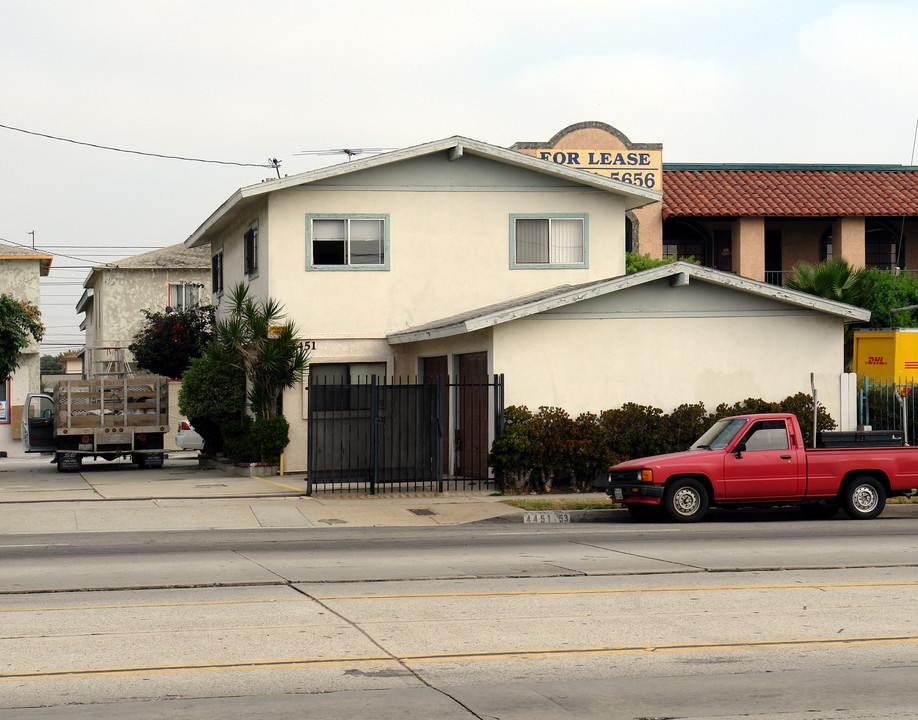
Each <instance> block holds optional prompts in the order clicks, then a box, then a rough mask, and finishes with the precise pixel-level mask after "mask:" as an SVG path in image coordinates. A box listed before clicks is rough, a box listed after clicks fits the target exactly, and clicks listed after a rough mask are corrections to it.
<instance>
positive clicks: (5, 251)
mask: <svg viewBox="0 0 918 720" xmlns="http://www.w3.org/2000/svg"><path fill="white" fill-rule="evenodd" d="M0 260H38V272H39V275H40V276H41V277H45V276H46V275H47V274H48V272H49V271H50V270H51V260H53V256H52V255H49V254H48V253H43V252H41V251H39V250H33V249H32V248H27V247H22V246H21V245H8V244H7V243H3V242H0Z"/></svg>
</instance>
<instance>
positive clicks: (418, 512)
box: [408, 508, 437, 515]
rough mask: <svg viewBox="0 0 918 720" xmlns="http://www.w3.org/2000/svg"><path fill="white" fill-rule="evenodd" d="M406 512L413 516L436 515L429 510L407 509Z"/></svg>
mask: <svg viewBox="0 0 918 720" xmlns="http://www.w3.org/2000/svg"><path fill="white" fill-rule="evenodd" d="M408 512H411V513H414V514H415V515H436V514H437V513H435V512H434V511H433V510H431V509H430V508H408Z"/></svg>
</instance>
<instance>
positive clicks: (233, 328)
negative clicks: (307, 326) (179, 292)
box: [214, 283, 309, 417]
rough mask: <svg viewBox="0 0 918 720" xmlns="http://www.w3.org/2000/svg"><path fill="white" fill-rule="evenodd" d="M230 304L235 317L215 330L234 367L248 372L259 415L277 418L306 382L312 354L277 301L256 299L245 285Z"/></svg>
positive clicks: (253, 405) (235, 291)
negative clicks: (285, 400) (290, 391)
mask: <svg viewBox="0 0 918 720" xmlns="http://www.w3.org/2000/svg"><path fill="white" fill-rule="evenodd" d="M229 300H230V310H229V314H228V316H227V317H226V318H225V319H223V320H221V321H220V322H218V323H217V325H216V328H215V333H214V334H215V337H216V340H217V342H218V343H219V344H220V345H222V346H223V347H224V348H225V349H226V350H227V351H228V357H229V358H230V360H229V362H230V363H231V364H232V365H233V367H236V368H238V369H239V370H241V371H242V372H244V373H245V377H246V379H247V380H248V390H247V397H248V401H249V404H250V406H251V408H252V411H253V412H254V413H255V415H256V416H257V417H275V416H276V415H278V413H279V409H280V400H281V394H282V393H283V391H284V390H285V389H287V388H291V387H293V386H294V385H296V383H298V382H299V381H300V380H301V379H302V377H303V373H304V372H305V371H306V367H307V365H308V362H309V354H308V353H307V351H306V350H305V348H304V347H303V346H302V345H301V344H300V343H299V342H298V341H297V333H298V330H297V327H296V325H295V324H294V323H293V321H291V320H287V321H285V322H282V321H284V318H285V317H286V315H285V314H284V312H283V306H282V305H280V304H279V303H278V302H277V301H275V300H273V299H271V298H267V299H265V300H261V301H256V300H254V299H253V298H250V297H249V294H248V287H247V286H246V285H244V284H242V283H239V284H238V285H236V287H235V288H233V291H232V292H231V294H230V298H229Z"/></svg>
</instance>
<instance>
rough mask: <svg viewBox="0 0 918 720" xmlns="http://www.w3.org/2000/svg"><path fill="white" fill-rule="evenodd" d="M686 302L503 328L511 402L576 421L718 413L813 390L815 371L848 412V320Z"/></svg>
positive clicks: (500, 344) (499, 358)
mask: <svg viewBox="0 0 918 720" xmlns="http://www.w3.org/2000/svg"><path fill="white" fill-rule="evenodd" d="M674 292H675V291H674ZM623 295H624V293H623ZM682 297H683V298H686V299H685V301H684V303H685V305H686V312H684V313H683V312H674V311H672V310H671V309H670V310H667V309H666V308H662V307H658V308H657V309H656V310H654V311H649V312H646V313H634V314H633V316H632V317H628V316H627V313H624V312H623V313H621V314H620V315H619V316H617V317H616V316H614V315H613V314H611V313H610V314H607V315H605V316H604V315H603V314H602V313H591V314H587V313H580V314H579V315H578V314H577V313H576V312H575V310H576V306H570V308H569V310H570V312H569V313H564V314H543V315H538V316H534V317H531V318H527V319H525V320H518V321H515V322H510V323H506V324H503V325H500V326H498V327H496V328H495V329H494V365H495V368H496V369H497V371H498V372H503V373H505V375H506V402H507V404H508V405H513V404H524V405H528V406H529V407H530V408H535V407H539V406H540V405H557V406H560V407H563V408H564V409H565V410H567V411H568V412H569V413H571V414H572V415H576V414H578V413H580V412H584V411H592V412H598V411H602V410H605V409H608V408H614V407H619V406H621V405H622V404H623V403H626V402H637V403H640V404H645V405H652V406H655V407H659V408H661V409H663V410H664V411H667V412H668V411H670V410H672V409H673V408H675V407H677V406H678V405H680V404H682V403H695V402H703V403H705V405H706V407H708V409H709V410H713V409H714V407H716V405H717V404H719V403H721V402H728V403H733V402H737V401H739V400H743V399H745V398H748V397H761V398H763V399H765V400H783V399H784V398H785V397H787V396H788V395H793V394H796V393H797V392H800V391H803V392H806V393H809V391H810V373H811V372H814V373H815V374H816V385H817V390H818V393H819V399H820V402H822V403H823V404H824V405H825V406H826V408H827V409H828V410H829V412H830V414H832V415H833V416H837V415H838V412H839V409H838V408H839V383H838V378H839V374H840V371H841V357H842V343H843V328H842V323H841V321H840V320H837V319H833V318H831V317H829V316H826V315H821V314H817V313H809V312H804V313H801V314H792V315H781V314H778V313H773V314H766V313H761V312H756V311H755V309H754V308H750V307H746V308H741V307H734V308H731V309H730V310H729V311H728V312H717V311H716V310H713V309H711V310H709V311H706V312H705V311H697V312H694V313H693V312H692V311H690V310H689V309H688V308H689V306H690V305H691V304H692V303H691V300H690V298H688V296H687V295H683V296H682ZM635 307H636V308H638V307H640V303H639V302H636V303H635ZM727 307H729V306H727ZM582 309H583V308H581V310H582ZM564 315H567V317H564ZM642 315H643V316H642ZM693 315H694V316H693Z"/></svg>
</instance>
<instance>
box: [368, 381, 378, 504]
mask: <svg viewBox="0 0 918 720" xmlns="http://www.w3.org/2000/svg"><path fill="white" fill-rule="evenodd" d="M378 415H379V388H378V387H377V385H376V376H375V375H371V376H370V495H375V494H376V481H377V480H378V479H379V418H378V417H377V416H378Z"/></svg>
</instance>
